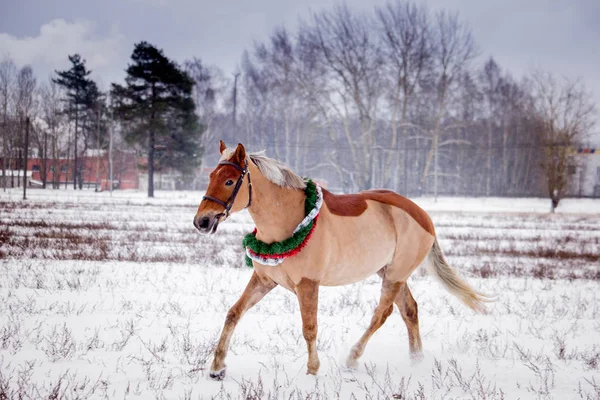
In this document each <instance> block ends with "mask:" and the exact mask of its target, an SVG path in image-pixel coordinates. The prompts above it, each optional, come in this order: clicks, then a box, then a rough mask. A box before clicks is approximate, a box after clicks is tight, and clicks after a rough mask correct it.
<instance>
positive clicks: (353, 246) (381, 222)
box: [321, 215, 396, 286]
mask: <svg viewBox="0 0 600 400" xmlns="http://www.w3.org/2000/svg"><path fill="white" fill-rule="evenodd" d="M334 218H343V217H335V216H334ZM352 220H353V221H351V220H350V219H349V220H348V222H347V223H344V224H336V226H337V229H336V231H335V234H334V236H335V238H336V246H335V247H334V248H333V249H332V253H331V257H330V259H329V263H328V265H327V267H326V271H325V274H324V276H323V278H322V279H321V285H324V286H339V285H348V284H351V283H355V282H358V281H361V280H363V279H365V278H367V277H369V276H371V275H373V274H374V273H376V272H377V271H379V270H380V269H382V268H383V267H385V266H386V265H387V264H388V263H390V261H392V258H393V256H394V252H395V248H396V235H395V230H394V226H393V223H392V221H391V220H390V219H387V218H382V217H380V216H379V215H376V216H375V217H374V216H373V215H370V216H369V217H366V216H365V217H358V218H353V219H352Z"/></svg>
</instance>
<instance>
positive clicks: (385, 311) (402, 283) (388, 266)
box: [194, 141, 491, 380]
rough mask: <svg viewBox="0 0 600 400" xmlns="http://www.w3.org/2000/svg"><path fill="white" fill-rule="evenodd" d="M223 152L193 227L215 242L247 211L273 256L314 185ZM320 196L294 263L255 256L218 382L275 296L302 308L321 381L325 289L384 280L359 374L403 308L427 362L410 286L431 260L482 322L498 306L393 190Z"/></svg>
mask: <svg viewBox="0 0 600 400" xmlns="http://www.w3.org/2000/svg"><path fill="white" fill-rule="evenodd" d="M219 151H220V153H221V158H220V161H219V163H218V164H217V166H216V168H215V169H214V170H213V171H212V172H211V174H210V176H209V178H210V180H209V184H208V187H207V190H206V195H205V196H204V197H203V199H202V201H201V202H200V205H199V207H198V210H197V213H196V215H195V217H194V226H195V227H196V228H197V229H198V230H199V231H200V232H201V233H206V234H214V233H215V232H216V231H217V227H218V226H219V224H220V223H222V222H223V221H225V220H226V219H227V218H228V216H229V215H230V214H232V213H235V212H239V211H241V210H243V209H245V208H246V209H247V210H248V212H249V213H250V216H251V217H252V219H253V220H254V223H255V225H256V230H255V233H254V235H255V237H254V239H255V240H257V241H260V242H262V243H263V244H264V245H265V246H270V245H271V244H273V243H285V241H286V240H288V241H289V240H290V238H293V237H294V236H295V235H297V229H298V228H299V227H300V225H301V224H302V223H303V222H304V221H305V220H306V219H307V218H308V217H309V215H307V212H308V210H307V209H306V201H307V199H308V194H306V193H307V192H306V189H307V185H308V183H307V181H306V180H305V179H303V178H301V177H300V176H298V175H297V174H295V173H294V172H292V171H291V170H290V169H289V168H288V167H286V166H285V165H284V164H283V163H281V162H279V161H277V160H274V159H271V158H268V157H266V156H265V155H264V153H248V154H247V153H246V150H245V148H244V146H243V145H242V144H238V145H237V147H236V148H235V149H233V148H227V146H226V145H225V143H223V141H220V147H219ZM244 182H246V183H244ZM312 185H313V187H314V186H315V185H314V184H312ZM317 191H318V193H317V194H318V195H319V197H318V201H320V203H319V204H318V205H319V206H320V209H319V210H318V214H317V215H316V216H313V220H312V222H313V224H312V225H308V226H311V229H310V234H309V235H307V236H308V237H305V238H304V242H303V243H302V246H301V248H299V249H298V248H297V249H296V250H295V251H294V252H292V253H288V254H287V256H283V255H282V256H281V257H280V256H278V255H275V256H273V255H263V256H264V258H261V255H260V254H255V253H253V252H252V251H249V249H248V248H246V254H247V255H248V256H252V257H253V258H252V259H251V265H252V266H253V268H254V271H253V274H252V277H251V278H250V281H249V282H248V284H247V286H246V288H245V289H244V291H243V293H242V295H241V297H240V298H239V300H238V301H237V302H236V303H235V304H234V305H233V306H232V307H231V308H230V309H229V311H228V312H227V316H226V318H225V324H224V326H223V330H222V332H221V336H220V338H219V341H218V344H217V346H216V348H215V352H214V358H213V361H212V364H211V367H210V370H209V376H210V377H211V378H213V379H215V380H222V379H223V378H224V377H225V374H226V364H225V358H226V356H227V351H228V349H229V343H230V340H231V336H232V334H233V331H234V329H235V327H236V325H237V323H238V322H239V320H240V318H241V317H242V316H243V315H244V313H245V312H246V311H248V310H249V309H250V308H252V307H253V306H254V305H256V304H257V303H258V302H259V301H260V300H261V299H262V298H263V297H264V296H265V295H266V294H267V293H269V292H270V291H271V290H273V288H275V287H276V286H282V287H284V288H285V289H287V290H289V291H291V292H292V293H294V294H295V295H296V296H297V298H298V303H299V305H300V313H301V316H302V333H303V336H304V339H305V341H306V345H307V349H308V362H307V372H306V373H307V374H312V375H316V374H317V372H318V370H319V365H320V362H319V356H318V354H317V349H316V339H317V328H318V327H317V309H318V301H319V286H339V285H348V284H352V283H355V282H359V281H361V280H363V279H366V278H367V277H369V276H371V275H373V274H375V273H376V274H378V275H379V276H380V277H381V278H382V286H381V295H380V298H379V303H378V305H377V307H376V308H375V311H374V313H373V317H372V318H371V322H370V324H369V326H368V328H367V330H366V331H365V332H364V334H363V335H362V337H361V338H360V339H359V340H358V342H356V344H355V345H354V346H353V347H352V348H351V351H350V354H349V355H348V357H347V359H346V365H347V366H348V367H350V368H354V367H356V365H357V360H358V359H359V357H360V356H361V355H362V354H363V352H364V350H365V347H366V345H367V343H368V341H369V339H370V338H371V336H372V335H373V334H374V333H375V332H376V331H377V329H379V328H380V327H381V326H382V325H383V323H384V322H385V321H386V319H387V318H388V317H389V316H390V314H391V313H392V311H393V309H394V304H395V305H396V306H397V307H398V309H399V311H400V314H401V315H402V319H403V320H404V322H405V324H406V328H407V330H408V342H409V355H410V357H411V358H412V359H413V360H415V361H418V360H420V359H421V358H422V344H421V336H420V333H419V317H418V308H417V303H416V301H415V299H414V298H413V296H412V294H411V291H410V289H409V287H408V285H407V279H408V277H409V276H410V275H411V274H412V273H413V271H414V270H415V269H416V268H417V267H418V266H419V265H420V264H421V263H422V262H423V261H425V259H426V258H427V259H428V261H429V264H430V266H431V271H432V272H433V274H434V275H435V276H436V277H437V278H439V281H440V282H441V283H442V285H443V286H444V287H445V288H446V289H447V290H448V291H449V292H450V293H452V294H453V295H455V296H457V297H458V299H460V300H461V301H462V302H463V303H464V304H465V305H466V306H468V307H469V308H471V309H473V310H474V311H476V312H482V311H484V310H485V303H486V302H488V301H491V298H490V297H489V296H486V295H484V294H482V293H480V292H478V291H476V290H474V289H473V288H472V287H471V286H470V285H469V284H468V283H467V282H466V281H464V280H463V279H462V278H461V277H460V276H459V275H458V273H457V271H456V270H455V269H454V268H453V267H451V266H450V265H449V264H448V263H447V261H446V259H445V258H444V255H443V253H442V251H441V249H440V246H439V243H438V241H437V239H436V233H435V229H434V226H433V223H432V221H431V218H430V217H429V215H428V214H427V213H426V212H425V211H424V210H423V209H421V208H420V207H419V206H418V205H416V204H415V203H413V202H412V201H410V200H408V199H407V198H405V197H402V196H400V195H399V194H397V193H395V192H393V191H389V190H368V191H362V192H359V193H356V194H341V195H337V194H333V193H330V192H328V191H327V190H325V189H323V188H320V187H318V188H317ZM315 204H316V203H315ZM313 214H314V212H313ZM317 217H318V219H317ZM317 221H318V223H317ZM299 224H300V225H299ZM303 228H304V229H305V230H306V228H307V226H304V227H303ZM269 257H271V258H269Z"/></svg>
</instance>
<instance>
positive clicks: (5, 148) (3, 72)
mask: <svg viewBox="0 0 600 400" xmlns="http://www.w3.org/2000/svg"><path fill="white" fill-rule="evenodd" d="M16 72H17V67H16V66H15V63H14V62H13V60H12V59H11V58H10V57H9V56H5V57H4V59H3V60H2V61H1V62H0V102H1V107H2V108H1V112H2V115H1V116H0V118H1V122H2V137H1V138H2V187H3V190H4V191H6V181H7V179H6V167H7V166H10V165H11V150H12V147H11V146H10V144H11V142H12V137H11V136H12V135H11V126H10V124H11V121H10V119H11V117H10V112H11V111H10V105H11V102H12V100H13V98H12V97H13V96H12V92H13V90H14V84H15V79H16Z"/></svg>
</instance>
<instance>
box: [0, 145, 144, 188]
mask: <svg viewBox="0 0 600 400" xmlns="http://www.w3.org/2000/svg"><path fill="white" fill-rule="evenodd" d="M2 162H3V160H2V159H1V158H0V166H1V165H2ZM77 162H78V163H79V165H80V166H81V168H82V170H81V174H82V178H83V185H84V186H86V187H90V186H94V187H95V186H96V185H98V186H99V187H100V189H101V190H108V189H109V188H110V186H109V181H110V176H109V162H108V154H107V152H106V151H104V150H101V151H100V152H98V151H97V150H89V151H88V152H87V154H86V155H85V156H84V157H83V158H80V159H78V160H77ZM17 163H18V160H14V161H13V164H14V165H10V166H9V165H7V166H6V170H9V171H10V170H21V169H22V166H20V165H17ZM27 171H31V177H30V185H31V186H40V185H41V184H42V182H43V175H44V163H43V160H42V159H41V158H30V159H29V160H28V161H27ZM138 172H139V171H138V162H137V158H136V155H135V152H132V151H118V150H117V151H114V152H113V188H115V189H137V188H138V187H139V179H138V175H139V173H138ZM1 174H2V172H1V169H0V175H1ZM73 174H74V161H73V160H72V159H66V158H59V159H56V160H53V159H51V158H48V159H46V171H45V175H46V187H49V188H51V187H53V185H54V186H57V185H58V186H60V185H63V186H64V185H65V184H67V186H68V184H69V183H70V184H71V185H72V184H73ZM7 177H8V179H7V185H8V186H10V185H11V184H14V186H18V185H20V183H18V182H17V181H16V180H14V181H11V180H10V178H9V177H10V174H8V173H7Z"/></svg>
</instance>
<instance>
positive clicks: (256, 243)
mask: <svg viewBox="0 0 600 400" xmlns="http://www.w3.org/2000/svg"><path fill="white" fill-rule="evenodd" d="M304 193H305V194H306V199H305V200H304V213H305V218H304V219H303V220H302V222H300V224H299V225H298V226H297V227H296V229H295V230H294V233H293V235H292V236H291V237H289V238H287V239H285V240H283V241H281V242H274V243H265V242H262V241H260V240H258V239H257V238H256V229H254V232H252V233H249V234H247V235H246V236H245V237H244V240H243V242H242V244H243V246H244V249H245V250H246V265H247V266H248V267H252V260H255V261H257V262H259V263H261V264H264V265H272V266H274V265H278V264H281V263H282V262H283V261H284V260H285V259H286V258H288V257H291V256H294V255H296V254H298V253H299V252H300V251H301V250H302V249H303V248H304V246H306V243H308V240H309V239H310V237H311V235H312V233H313V231H314V229H315V227H316V226H317V219H318V217H319V211H320V209H321V205H322V204H323V195H322V192H321V188H319V187H318V186H317V185H316V184H315V183H314V182H313V181H312V180H310V179H308V180H307V182H306V188H305V189H304Z"/></svg>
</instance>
